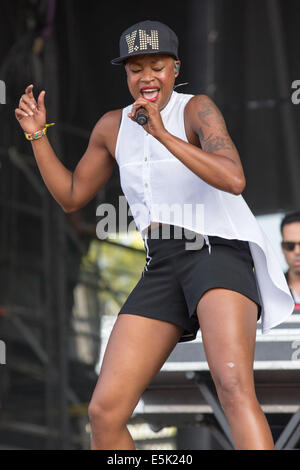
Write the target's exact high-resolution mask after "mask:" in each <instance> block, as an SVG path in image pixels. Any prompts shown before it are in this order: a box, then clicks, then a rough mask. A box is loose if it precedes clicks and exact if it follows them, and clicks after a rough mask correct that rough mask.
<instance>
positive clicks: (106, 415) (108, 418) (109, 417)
mask: <svg viewBox="0 0 300 470" xmlns="http://www.w3.org/2000/svg"><path fill="white" fill-rule="evenodd" d="M113 413H114V407H113V406H112V405H111V404H109V403H108V402H105V401H102V400H97V401H96V400H93V399H92V401H91V402H90V404H89V406H88V417H89V420H90V423H91V425H92V426H94V425H97V427H99V426H100V427H103V428H104V429H107V427H108V425H111V424H112V423H113V422H114V419H113Z"/></svg>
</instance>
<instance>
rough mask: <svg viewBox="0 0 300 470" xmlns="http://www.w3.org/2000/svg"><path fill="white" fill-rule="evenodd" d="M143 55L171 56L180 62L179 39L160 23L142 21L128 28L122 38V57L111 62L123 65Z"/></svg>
mask: <svg viewBox="0 0 300 470" xmlns="http://www.w3.org/2000/svg"><path fill="white" fill-rule="evenodd" d="M141 54H170V55H172V56H173V57H174V58H175V59H177V60H178V38H177V36H176V34H175V33H174V31H173V30H172V29H171V28H169V26H167V25H165V24H164V23H161V22H160V21H150V20H146V21H141V22H139V23H136V24H134V25H133V26H130V28H127V29H126V30H125V31H123V33H122V34H121V37H120V57H117V58H116V59H113V60H111V63H112V64H113V65H121V64H122V63H123V62H124V61H125V60H126V59H129V57H133V56H136V55H141Z"/></svg>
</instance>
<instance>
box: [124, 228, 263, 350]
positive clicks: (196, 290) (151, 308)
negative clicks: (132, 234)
mask: <svg viewBox="0 0 300 470" xmlns="http://www.w3.org/2000/svg"><path fill="white" fill-rule="evenodd" d="M164 225H166V224H164ZM165 228H166V227H165ZM165 228H164V230H165ZM168 230H169V231H170V236H169V237H166V232H165V231H163V226H162V225H161V226H158V227H156V228H154V229H152V230H151V231H150V232H149V233H148V235H147V236H146V238H145V239H144V244H145V249H146V264H145V267H144V270H143V272H142V275H141V278H140V279H139V281H138V283H137V284H136V286H135V287H134V289H133V290H132V291H131V293H130V294H129V296H128V298H127V300H126V301H125V303H124V304H123V306H122V308H121V310H120V312H119V314H121V313H130V314H134V315H141V316H144V317H149V318H155V319H158V320H164V321H168V322H171V323H174V324H176V325H180V326H181V327H183V328H184V331H183V333H182V335H181V337H180V339H179V341H178V342H179V343H181V342H185V341H192V340H194V339H195V338H196V335H197V331H198V329H199V321H198V317H197V313H196V308H197V304H198V302H199V300H200V298H201V296H202V295H203V294H204V293H205V292H206V291H207V290H208V289H212V288H215V287H223V288H225V289H231V290H234V291H237V292H240V293H241V294H243V295H245V296H247V297H249V298H250V299H252V300H253V301H254V302H256V304H257V306H258V311H257V320H259V318H260V315H261V304H260V298H259V294H258V290H257V284H256V279H255V274H254V263H253V259H252V255H251V252H250V248H249V244H248V242H245V241H241V240H228V239H225V238H221V237H217V236H209V237H208V241H209V244H207V238H206V242H205V241H204V240H203V238H202V244H201V243H199V237H201V235H200V234H196V233H195V232H192V231H190V230H188V231H187V230H186V229H183V228H181V227H178V226H177V227H176V230H175V226H174V225H169V226H168ZM178 233H181V235H180V238H178ZM191 236H193V238H191ZM197 236H198V238H196V237H197ZM193 241H195V242H197V245H196V244H195V245H193ZM203 241H204V243H203ZM186 243H188V244H189V246H190V247H191V246H193V247H196V249H191V248H190V247H189V248H188V249H187V245H186ZM209 245H210V246H209Z"/></svg>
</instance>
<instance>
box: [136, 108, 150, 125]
mask: <svg viewBox="0 0 300 470" xmlns="http://www.w3.org/2000/svg"><path fill="white" fill-rule="evenodd" d="M135 120H136V122H137V123H138V124H140V126H144V125H145V124H147V122H148V115H147V112H146V110H145V108H142V107H141V108H139V110H138V111H137V113H136V119H135Z"/></svg>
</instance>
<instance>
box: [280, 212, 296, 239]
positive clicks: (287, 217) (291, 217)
mask: <svg viewBox="0 0 300 470" xmlns="http://www.w3.org/2000/svg"><path fill="white" fill-rule="evenodd" d="M292 222H300V211H296V212H289V213H288V214H286V215H285V216H284V218H283V219H282V221H281V224H280V231H281V234H282V229H283V227H284V226H285V225H287V224H291V223H292Z"/></svg>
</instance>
